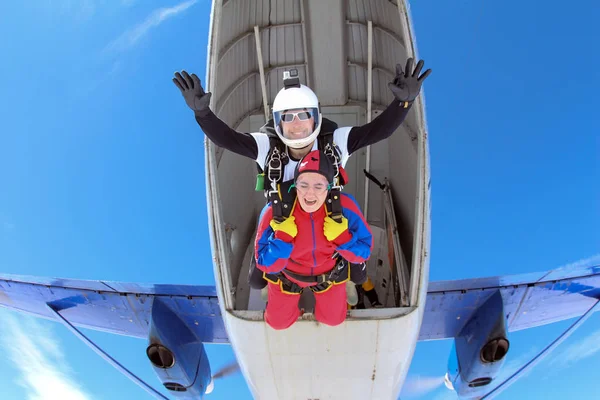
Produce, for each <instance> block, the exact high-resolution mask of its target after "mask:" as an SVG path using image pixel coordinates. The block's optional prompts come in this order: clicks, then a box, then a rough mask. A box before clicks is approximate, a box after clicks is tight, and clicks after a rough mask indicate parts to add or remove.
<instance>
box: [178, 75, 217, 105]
mask: <svg viewBox="0 0 600 400" xmlns="http://www.w3.org/2000/svg"><path fill="white" fill-rule="evenodd" d="M173 83H175V86H177V87H178V88H179V90H181V94H182V95H183V98H185V102H186V103H187V105H188V107H189V108H191V109H192V110H194V112H196V111H204V110H208V105H209V104H210V96H212V93H210V92H209V93H204V89H203V88H202V85H201V84H200V79H199V78H198V77H197V76H196V74H192V76H190V75H188V73H187V72H185V71H181V74H180V73H179V72H175V78H173Z"/></svg>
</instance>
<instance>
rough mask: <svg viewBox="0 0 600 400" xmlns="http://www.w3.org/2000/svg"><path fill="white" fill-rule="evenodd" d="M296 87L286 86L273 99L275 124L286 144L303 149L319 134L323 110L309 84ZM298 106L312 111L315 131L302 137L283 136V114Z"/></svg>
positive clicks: (276, 130) (278, 133)
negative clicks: (290, 137)
mask: <svg viewBox="0 0 600 400" xmlns="http://www.w3.org/2000/svg"><path fill="white" fill-rule="evenodd" d="M299 86H300V87H298V86H294V87H287V88H286V87H284V88H283V89H281V90H280V91H279V93H277V96H275V101H273V124H274V126H275V132H277V136H279V138H280V139H281V141H282V142H283V143H285V145H286V146H288V147H291V148H293V149H301V148H303V147H306V146H308V145H310V144H311V143H312V142H313V141H314V140H315V139H316V138H317V135H318V134H319V131H320V130H321V120H322V118H321V110H320V108H319V99H317V95H316V94H315V92H313V91H312V90H310V89H309V88H308V87H307V86H304V85H299ZM298 108H306V109H307V110H308V111H310V112H311V113H312V116H313V117H314V119H315V129H314V131H313V133H311V134H310V135H308V136H307V137H305V138H302V139H288V138H286V137H285V136H283V132H282V130H281V115H282V114H283V112H284V111H286V110H293V109H298Z"/></svg>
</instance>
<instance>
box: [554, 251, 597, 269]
mask: <svg viewBox="0 0 600 400" xmlns="http://www.w3.org/2000/svg"><path fill="white" fill-rule="evenodd" d="M598 264H600V254H596V255H593V256H591V257H588V258H583V259H581V260H579V261H575V262H572V263H570V264H567V265H563V266H562V267H560V268H565V269H570V268H579V267H591V266H594V265H598Z"/></svg>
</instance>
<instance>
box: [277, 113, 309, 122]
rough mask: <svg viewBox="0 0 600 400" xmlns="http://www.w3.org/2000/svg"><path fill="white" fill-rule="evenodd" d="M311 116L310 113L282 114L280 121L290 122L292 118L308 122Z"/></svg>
mask: <svg viewBox="0 0 600 400" xmlns="http://www.w3.org/2000/svg"><path fill="white" fill-rule="evenodd" d="M312 116H313V113H312V111H298V112H287V111H286V112H284V113H282V114H281V121H283V122H292V121H293V120H294V117H298V120H299V121H308V120H309V119H311V118H312Z"/></svg>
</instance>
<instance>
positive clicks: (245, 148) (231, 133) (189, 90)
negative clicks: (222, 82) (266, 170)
mask: <svg viewBox="0 0 600 400" xmlns="http://www.w3.org/2000/svg"><path fill="white" fill-rule="evenodd" d="M173 83H174V84H175V86H177V88H179V90H180V91H181V94H182V95H183V97H184V99H185V102H186V104H187V105H188V107H189V108H191V109H192V111H194V116H195V117H196V122H197V123H198V125H200V128H201V129H202V131H203V132H204V133H205V134H206V136H208V138H209V139H210V140H211V141H212V142H213V143H215V144H216V145H217V146H219V147H223V148H225V149H227V150H230V151H232V152H234V153H237V154H239V155H241V156H244V157H248V158H251V159H253V160H255V159H256V158H257V157H258V145H257V144H256V140H255V139H254V137H253V136H252V135H250V134H248V133H242V132H237V131H235V130H233V129H231V128H230V127H229V126H227V124H226V123H225V122H223V121H221V120H220V119H219V117H217V116H216V115H215V114H214V113H213V112H212V111H211V109H210V108H209V104H210V97H211V96H212V93H210V92H208V93H205V92H204V89H203V88H202V85H201V82H200V79H199V78H198V76H196V74H192V75H191V76H190V75H189V74H188V73H187V72H186V71H181V74H180V73H179V72H175V77H174V78H173Z"/></svg>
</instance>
